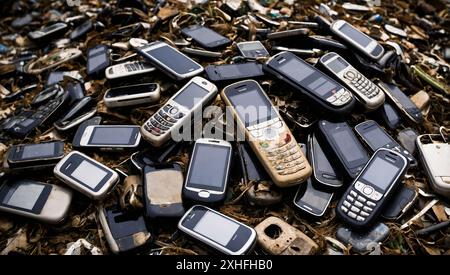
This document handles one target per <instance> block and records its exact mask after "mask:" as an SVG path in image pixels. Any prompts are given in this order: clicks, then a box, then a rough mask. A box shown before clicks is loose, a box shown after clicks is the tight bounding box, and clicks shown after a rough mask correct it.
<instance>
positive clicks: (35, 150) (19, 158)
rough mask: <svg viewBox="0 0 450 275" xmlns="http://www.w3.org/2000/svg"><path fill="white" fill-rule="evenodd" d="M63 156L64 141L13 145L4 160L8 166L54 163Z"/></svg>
mask: <svg viewBox="0 0 450 275" xmlns="http://www.w3.org/2000/svg"><path fill="white" fill-rule="evenodd" d="M63 156H64V142H62V141H51V142H45V143H37V144H20V145H13V146H12V147H11V148H10V149H9V150H8V153H7V157H6V160H7V162H8V164H9V167H10V168H17V167H26V166H46V165H51V164H53V165H55V164H56V163H57V162H58V161H59V160H60V159H62V158H63Z"/></svg>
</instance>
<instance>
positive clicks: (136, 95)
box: [103, 83, 160, 108]
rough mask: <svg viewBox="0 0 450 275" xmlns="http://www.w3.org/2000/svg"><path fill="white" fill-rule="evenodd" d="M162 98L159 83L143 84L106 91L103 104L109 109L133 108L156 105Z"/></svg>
mask: <svg viewBox="0 0 450 275" xmlns="http://www.w3.org/2000/svg"><path fill="white" fill-rule="evenodd" d="M159 98H160V86H159V84H158V83H142V84H133V85H126V86H120V87H113V88H111V89H108V90H106V92H105V95H104V96H103V102H104V103H105V105H106V107H108V108H117V107H124V106H133V105H140V104H146V103H155V102H157V101H159Z"/></svg>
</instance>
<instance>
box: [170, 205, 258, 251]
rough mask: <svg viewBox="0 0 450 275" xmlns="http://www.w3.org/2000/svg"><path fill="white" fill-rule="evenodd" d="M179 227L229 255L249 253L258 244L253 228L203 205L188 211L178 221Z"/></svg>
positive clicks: (196, 238)
mask: <svg viewBox="0 0 450 275" xmlns="http://www.w3.org/2000/svg"><path fill="white" fill-rule="evenodd" d="M178 229H180V231H182V232H183V233H185V234H187V235H188V236H190V237H191V238H193V239H195V240H197V241H199V242H201V243H203V244H205V245H207V246H208V247H210V248H213V249H214V250H216V251H219V252H221V253H223V254H228V255H243V254H247V253H249V252H251V251H252V250H253V248H254V246H255V244H256V231H255V230H254V229H253V228H251V227H249V226H247V225H245V224H243V223H241V222H238V221H236V220H235V219H232V218H230V217H227V216H225V215H224V214H222V213H219V212H217V211H215V210H212V209H210V208H208V207H205V206H201V205H195V206H193V207H192V208H191V209H189V210H188V211H187V212H186V214H185V215H184V216H183V217H182V218H181V220H180V222H179V223H178Z"/></svg>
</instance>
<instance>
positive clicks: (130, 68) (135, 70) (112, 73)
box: [105, 61, 156, 80]
mask: <svg viewBox="0 0 450 275" xmlns="http://www.w3.org/2000/svg"><path fill="white" fill-rule="evenodd" d="M155 70H156V68H155V67H153V66H152V65H151V64H150V63H148V62H142V61H128V62H124V63H120V64H116V65H112V66H109V67H108V68H106V69H105V76H106V78H107V79H108V80H116V79H123V78H126V77H134V76H141V75H143V74H146V73H151V72H153V71H155Z"/></svg>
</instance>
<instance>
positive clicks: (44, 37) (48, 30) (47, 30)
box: [28, 22, 68, 42]
mask: <svg viewBox="0 0 450 275" xmlns="http://www.w3.org/2000/svg"><path fill="white" fill-rule="evenodd" d="M67 27H68V26H67V24H66V23H62V22H58V23H55V24H53V25H50V26H47V27H44V28H42V29H40V30H37V31H32V32H29V33H28V37H29V38H31V39H32V40H36V41H40V42H44V41H48V39H51V38H55V37H56V36H58V35H60V34H63V33H64V32H65V31H66V29H67Z"/></svg>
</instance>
